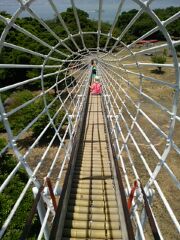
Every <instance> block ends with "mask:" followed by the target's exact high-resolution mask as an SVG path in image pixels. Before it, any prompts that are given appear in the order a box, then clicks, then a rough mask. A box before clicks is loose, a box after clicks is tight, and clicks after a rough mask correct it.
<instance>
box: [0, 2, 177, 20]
mask: <svg viewBox="0 0 180 240" xmlns="http://www.w3.org/2000/svg"><path fill="white" fill-rule="evenodd" d="M54 2H55V3H56V6H57V7H58V11H59V12H62V11H65V10H66V9H67V7H70V0H54ZM98 2H99V1H98V0H75V4H76V6H77V7H78V8H80V9H82V10H85V11H86V12H88V13H89V16H90V18H93V19H97V18H98V8H99V6H98ZM119 2H120V1H119V0H104V1H103V13H102V18H103V21H106V22H110V23H112V21H113V19H114V16H115V13H116V10H117V8H118V5H119ZM151 6H152V8H153V9H155V8H166V7H169V6H176V7H180V0H154V2H153V3H152V4H151ZM18 7H19V3H18V1H17V0H0V11H7V12H9V13H11V14H12V13H14V12H15V11H16V10H17V9H18ZM31 8H32V9H33V11H35V12H36V13H37V14H38V15H39V16H40V17H41V18H43V19H51V18H53V17H54V15H55V14H54V12H53V10H52V8H51V7H50V5H49V3H48V0H35V1H34V2H33V3H32V5H31ZM133 8H136V9H139V7H138V5H137V4H135V3H134V1H133V0H126V1H125V4H124V6H123V9H122V11H128V10H130V9H133ZM23 16H28V14H27V12H24V13H23V14H22V15H21V17H23Z"/></svg>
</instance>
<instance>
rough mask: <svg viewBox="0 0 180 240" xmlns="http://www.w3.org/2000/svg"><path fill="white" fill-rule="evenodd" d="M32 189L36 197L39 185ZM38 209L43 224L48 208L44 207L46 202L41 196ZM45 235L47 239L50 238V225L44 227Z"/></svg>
mask: <svg viewBox="0 0 180 240" xmlns="http://www.w3.org/2000/svg"><path fill="white" fill-rule="evenodd" d="M32 191H33V195H34V198H36V195H37V193H38V189H37V187H33V189H32ZM37 210H38V214H39V218H40V222H41V225H42V224H43V220H44V218H45V215H46V210H45V207H44V202H43V200H42V198H41V197H40V200H39V203H38V205H37ZM44 237H45V239H46V240H49V227H48V225H47V224H46V226H45V228H44Z"/></svg>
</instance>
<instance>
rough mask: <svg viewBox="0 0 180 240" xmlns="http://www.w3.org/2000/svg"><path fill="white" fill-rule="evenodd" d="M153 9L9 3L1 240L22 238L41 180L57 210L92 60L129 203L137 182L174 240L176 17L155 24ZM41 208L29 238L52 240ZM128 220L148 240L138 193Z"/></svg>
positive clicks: (0, 103)
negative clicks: (45, 180)
mask: <svg viewBox="0 0 180 240" xmlns="http://www.w3.org/2000/svg"><path fill="white" fill-rule="evenodd" d="M110 2H111V3H110ZM155 2H157V3H158V2H160V1H153V0H149V1H140V0H131V1H127V0H121V1H115V0H113V1H105V0H99V1H92V5H91V7H89V8H88V6H89V5H88V4H89V3H88V1H78V0H70V1H67V2H66V3H64V1H55V0H46V1H39V0H37V1H36V0H34V1H33V0H26V1H25V0H24V1H23V0H16V1H14V2H13V14H12V15H10V14H8V13H6V12H3V11H1V13H0V56H1V58H0V78H1V79H0V87H1V88H0V112H1V116H0V120H1V123H0V132H1V138H0V150H1V168H0V169H1V172H2V177H1V179H0V183H1V187H0V192H1V204H2V209H5V210H4V211H2V213H1V215H2V216H1V230H0V238H4V239H9V238H8V237H9V236H12V234H14V236H15V239H18V238H19V237H20V235H21V232H22V229H23V226H24V224H25V221H26V217H25V216H26V215H27V212H28V211H29V210H30V208H31V205H32V202H33V194H32V190H31V189H32V188H33V193H34V196H36V195H37V191H38V189H40V187H42V186H45V183H44V178H48V179H51V183H52V186H53V192H54V194H55V197H56V200H57V201H58V199H59V195H60V192H61V188H62V185H63V180H64V176H65V173H66V169H67V166H68V162H69V159H70V156H71V154H72V146H73V137H74V135H75V134H76V132H77V131H78V124H79V121H80V119H81V113H82V111H83V108H84V104H85V102H86V101H85V100H86V98H87V95H88V92H89V85H90V82H91V60H93V59H96V62H97V74H98V75H99V76H100V81H101V84H102V87H103V93H102V101H103V102H104V103H105V106H106V114H107V119H108V122H109V125H110V127H111V136H110V137H111V139H112V140H113V146H114V149H115V152H116V158H117V161H118V163H119V168H120V170H121V174H122V178H123V183H124V188H125V190H126V194H127V198H128V196H129V194H130V192H131V188H132V186H133V182H134V181H135V180H139V181H140V182H141V184H142V186H143V187H144V191H145V193H146V196H147V198H148V201H149V204H150V206H151V210H152V213H153V217H154V219H155V223H156V227H157V229H158V233H159V236H160V238H161V239H163V238H164V239H178V238H179V233H180V225H179V222H178V219H179V218H180V208H179V201H180V197H179V196H180V195H179V189H180V182H179V177H180V170H179V169H180V165H179V153H180V142H179V132H180V123H179V121H180V116H179V113H180V107H179V105H178V102H179V89H180V70H179V67H180V64H179V54H180V53H179V45H180V40H179V33H178V32H176V31H173V28H174V29H175V26H180V20H179V17H180V12H179V10H180V9H179V8H170V9H169V10H168V12H167V13H168V14H164V15H163V14H162V15H160V14H159V12H158V11H154V10H153V4H155ZM63 4H64V5H63ZM129 6H131V8H134V9H133V10H131V11H129V12H125V11H126V10H127V9H128V10H129ZM0 7H1V5H0ZM14 8H15V9H16V10H14ZM2 10H4V8H3V9H2ZM86 11H87V12H86ZM108 11H109V12H112V13H113V14H112V16H111V17H110V21H111V24H110V23H105V22H106V20H107V12H108ZM43 13H46V16H51V17H49V18H51V19H49V20H47V18H46V16H45V15H43ZM48 14H49V15H48ZM126 18H127V19H126ZM124 19H126V21H125V20H124ZM143 21H146V25H145V26H146V27H144V25H143V24H142V23H143ZM14 188H16V190H17V192H16V194H14V192H13V191H14V190H13V189H14ZM41 201H42V204H40V203H39V205H38V213H39V217H40V221H39V220H38V218H36V221H34V223H33V225H32V231H34V230H33V228H35V229H36V231H34V233H31V234H32V236H33V237H34V238H35V239H42V238H43V235H44V237H45V239H49V227H51V224H52V220H53V218H54V215H55V210H54V208H53V204H52V200H51V198H50V193H49V190H48V189H47V187H45V188H44V190H43V192H42V194H41ZM44 204H45V205H44ZM44 206H45V207H44ZM22 212H23V214H24V215H23V216H24V217H23V222H22V220H20V221H19V223H18V224H19V225H18V226H16V227H15V228H14V225H16V220H17V219H18V218H19V216H21V214H22ZM130 214H131V220H132V222H133V227H134V232H135V233H136V239H152V233H151V230H150V227H149V225H148V224H146V223H148V221H147V216H146V212H145V209H144V201H143V198H142V192H141V191H140V189H139V188H137V190H136V194H135V197H134V199H133V202H132V207H131V209H130ZM15 229H16V230H17V229H18V231H16V230H15ZM37 229H39V231H37ZM33 234H34V235H33Z"/></svg>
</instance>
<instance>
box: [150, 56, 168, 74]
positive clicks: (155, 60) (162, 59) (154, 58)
mask: <svg viewBox="0 0 180 240" xmlns="http://www.w3.org/2000/svg"><path fill="white" fill-rule="evenodd" d="M151 60H152V62H153V63H159V64H164V63H165V62H166V56H165V54H163V55H154V56H151ZM157 68H158V72H159V73H162V67H161V66H158V67H157Z"/></svg>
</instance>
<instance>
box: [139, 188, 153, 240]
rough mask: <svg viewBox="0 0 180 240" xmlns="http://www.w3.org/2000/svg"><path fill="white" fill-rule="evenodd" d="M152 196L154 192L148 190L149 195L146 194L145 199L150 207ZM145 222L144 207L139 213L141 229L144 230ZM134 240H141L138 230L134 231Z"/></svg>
mask: <svg viewBox="0 0 180 240" xmlns="http://www.w3.org/2000/svg"><path fill="white" fill-rule="evenodd" d="M153 194H154V192H153V191H150V190H149V194H148V196H147V198H148V202H149V204H150V205H151V203H152V200H153ZM146 220H147V214H146V210H145V207H144V208H143V210H142V212H141V216H140V221H141V226H142V229H144V226H145V223H146ZM135 239H136V240H141V234H140V231H139V229H138V228H137V230H136V237H135Z"/></svg>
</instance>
